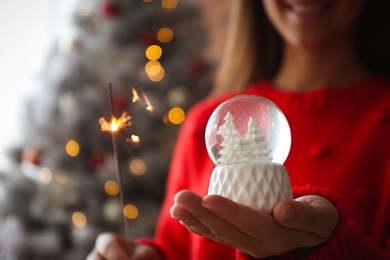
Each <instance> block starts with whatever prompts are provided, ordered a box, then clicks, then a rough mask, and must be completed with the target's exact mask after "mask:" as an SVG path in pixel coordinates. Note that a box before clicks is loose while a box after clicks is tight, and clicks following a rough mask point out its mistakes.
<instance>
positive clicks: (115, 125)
mask: <svg viewBox="0 0 390 260" xmlns="http://www.w3.org/2000/svg"><path fill="white" fill-rule="evenodd" d="M108 97H109V107H110V115H111V122H107V121H106V120H105V119H104V118H100V119H99V123H100V126H101V130H102V131H109V132H111V136H112V146H113V150H114V158H115V168H116V174H117V178H118V185H119V196H120V200H121V205H122V211H123V209H124V207H125V198H124V191H123V187H124V186H123V172H122V165H121V162H120V158H119V156H118V153H119V152H118V144H117V136H116V134H115V133H116V132H118V131H119V130H121V129H123V128H126V127H127V126H130V125H131V121H130V119H131V116H129V115H128V114H127V113H126V112H123V114H122V116H121V117H120V118H118V119H116V118H115V116H114V111H113V110H114V109H113V104H112V89H111V83H110V84H109V85H108ZM122 216H123V225H124V228H125V236H126V237H127V238H130V230H129V228H130V227H129V225H128V221H127V218H126V216H125V214H124V213H123V212H122Z"/></svg>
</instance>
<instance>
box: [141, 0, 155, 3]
mask: <svg viewBox="0 0 390 260" xmlns="http://www.w3.org/2000/svg"><path fill="white" fill-rule="evenodd" d="M143 1H144V3H151V2H153V0H143Z"/></svg>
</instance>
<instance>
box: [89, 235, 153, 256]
mask: <svg viewBox="0 0 390 260" xmlns="http://www.w3.org/2000/svg"><path fill="white" fill-rule="evenodd" d="M159 259H160V256H159V255H158V253H157V251H156V250H155V249H154V248H153V247H151V246H148V245H142V244H137V243H135V242H134V241H133V240H129V239H126V238H124V237H121V236H119V235H116V234H112V233H102V234H100V235H99V236H98V237H97V239H96V242H95V248H94V249H93V251H92V252H91V253H90V254H89V255H88V257H87V260H159Z"/></svg>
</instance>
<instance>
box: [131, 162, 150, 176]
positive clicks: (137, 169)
mask: <svg viewBox="0 0 390 260" xmlns="http://www.w3.org/2000/svg"><path fill="white" fill-rule="evenodd" d="M130 172H131V173H132V174H134V175H136V176H140V175H143V174H145V172H146V164H145V163H144V161H142V160H141V159H134V160H132V161H131V162H130Z"/></svg>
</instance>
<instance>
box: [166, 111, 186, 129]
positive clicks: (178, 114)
mask: <svg viewBox="0 0 390 260" xmlns="http://www.w3.org/2000/svg"><path fill="white" fill-rule="evenodd" d="M168 119H169V122H171V123H172V124H175V125H180V124H181V123H183V121H184V119H185V112H184V110H183V109H181V108H180V107H174V108H172V109H171V110H169V112H168Z"/></svg>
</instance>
